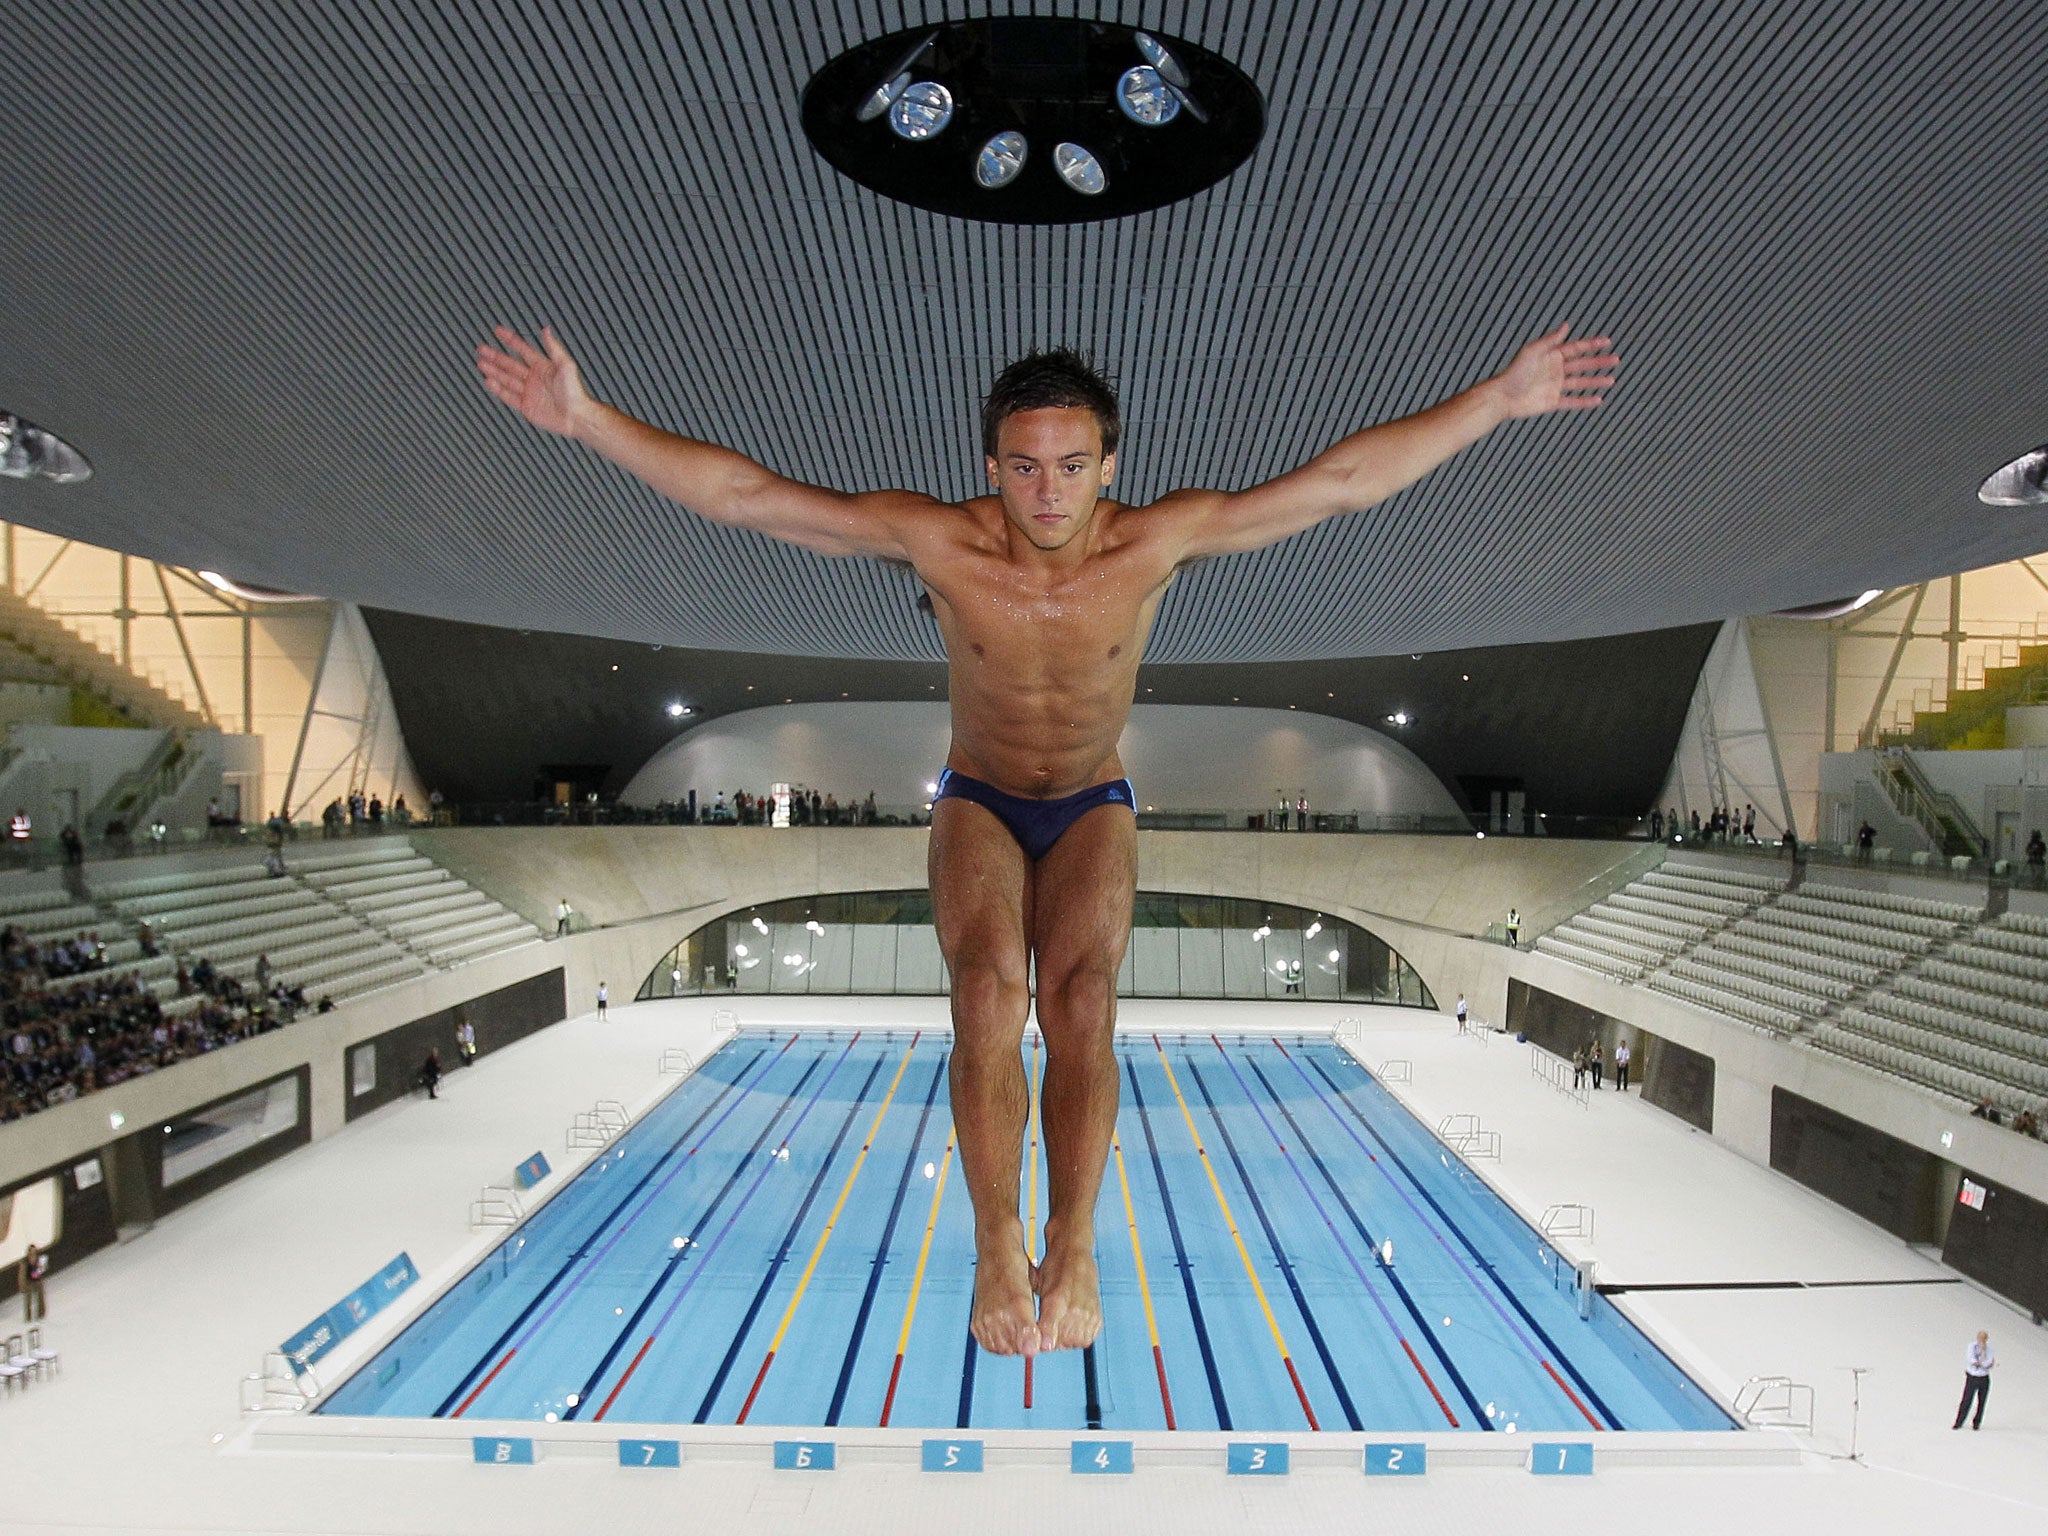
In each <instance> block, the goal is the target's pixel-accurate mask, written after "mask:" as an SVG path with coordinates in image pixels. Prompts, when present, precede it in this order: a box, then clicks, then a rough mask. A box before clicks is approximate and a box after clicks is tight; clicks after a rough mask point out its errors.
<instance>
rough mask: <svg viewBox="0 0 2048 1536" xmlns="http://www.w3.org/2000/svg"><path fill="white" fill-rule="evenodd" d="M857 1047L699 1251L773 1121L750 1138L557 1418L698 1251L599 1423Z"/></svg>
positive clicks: (584, 1395)
mask: <svg viewBox="0 0 2048 1536" xmlns="http://www.w3.org/2000/svg"><path fill="white" fill-rule="evenodd" d="M859 1043H860V1032H859V1031H858V1030H856V1031H855V1032H854V1035H853V1038H852V1039H851V1040H848V1041H847V1042H846V1047H845V1049H844V1050H842V1051H841V1052H840V1053H839V1056H838V1059H837V1060H835V1061H834V1062H833V1063H832V1067H831V1070H830V1071H828V1072H826V1074H825V1075H824V1076H823V1077H822V1078H820V1079H819V1080H818V1086H817V1087H815V1088H813V1089H812V1090H811V1096H810V1097H809V1098H808V1099H806V1100H805V1101H804V1107H803V1108H802V1109H801V1110H800V1111H799V1112H798V1113H797V1117H796V1119H794V1120H792V1121H791V1122H790V1125H789V1129H788V1130H786V1131H784V1132H783V1133H782V1138H781V1140H780V1141H779V1142H778V1143H777V1145H776V1148H775V1151H774V1152H771V1153H770V1154H769V1155H768V1157H767V1158H766V1159H764V1160H762V1162H761V1171H760V1172H759V1173H757V1174H755V1175H754V1182H753V1183H751V1184H749V1185H748V1186H747V1187H746V1189H745V1191H744V1192H742V1194H741V1195H740V1198H739V1199H738V1200H737V1201H736V1202H735V1203H734V1204H733V1207H732V1210H731V1212H730V1213H729V1214H728V1215H727V1216H726V1218H725V1223H724V1225H722V1226H721V1227H720V1228H719V1229H718V1234H717V1236H715V1237H713V1238H712V1240H711V1243H710V1246H709V1247H703V1246H702V1245H701V1244H700V1243H699V1241H698V1239H699V1237H700V1236H701V1235H702V1233H703V1231H704V1229H705V1228H706V1227H707V1226H709V1225H710V1224H711V1219H712V1217H713V1216H714V1215H715V1214H716V1213H717V1211H718V1208H719V1206H720V1205H722V1204H723V1203H724V1201H725V1197H726V1195H727V1194H729V1193H730V1192H731V1191H732V1188H733V1186H734V1185H735V1184H737V1183H738V1182H739V1179H740V1176H741V1175H742V1174H743V1173H745V1172H746V1168H747V1158H752V1157H755V1156H757V1155H758V1154H759V1152H760V1150H761V1143H762V1142H763V1141H766V1140H767V1139H768V1134H769V1132H770V1131H772V1130H773V1128H774V1121H770V1122H769V1130H768V1131H763V1133H762V1134H761V1135H760V1136H759V1137H758V1138H756V1139H755V1142H754V1144H753V1146H752V1147H750V1148H749V1149H748V1151H747V1158H741V1159H740V1160H739V1161H738V1162H736V1163H735V1164H734V1165H733V1170H732V1176H731V1177H730V1178H728V1179H727V1180H726V1181H725V1184H724V1186H723V1187H722V1188H721V1189H720V1190H719V1192H718V1196H717V1198H716V1199H714V1200H713V1201H712V1202H711V1204H710V1205H709V1206H707V1207H706V1208H705V1211H704V1214H703V1216H702V1217H701V1218H699V1220H698V1222H697V1225H696V1226H695V1227H693V1228H691V1229H690V1233H689V1236H688V1237H687V1239H685V1241H684V1242H683V1245H682V1246H681V1247H680V1248H676V1249H674V1250H673V1251H672V1252H671V1253H670V1254H669V1256H668V1259H667V1260H666V1262H664V1263H663V1265H662V1269H661V1273H660V1274H659V1275H657V1276H656V1277H655V1281H654V1284H652V1285H651V1286H649V1287H648V1288H647V1294H646V1295H645V1296H643V1297H642V1298H641V1300H640V1305H639V1306H637V1307H635V1308H634V1309H633V1315H632V1316H631V1317H629V1318H627V1319H626V1326H625V1327H624V1328H622V1329H620V1330H619V1335H618V1337H617V1338H616V1339H614V1340H613V1341H612V1346H611V1348H609V1349H607V1350H606V1351H605V1353H604V1358H603V1359H601V1360H599V1361H598V1363H597V1368H596V1369H595V1370H593V1371H592V1372H591V1373H590V1377H589V1379H588V1380H587V1381H585V1382H584V1384H583V1389H582V1391H581V1392H579V1393H578V1394H577V1402H576V1404H575V1405H574V1406H573V1407H570V1408H568V1409H565V1410H564V1411H563V1414H562V1417H563V1418H565V1419H573V1418H575V1417H576V1416H577V1414H579V1413H580V1412H581V1411H582V1409H583V1407H584V1405H585V1404H586V1403H588V1402H589V1401H590V1398H591V1394H592V1393H594V1392H595V1391H596V1390H597V1384H598V1383H599V1382H600V1381H602V1380H603V1379H604V1373H605V1372H606V1371H607V1370H609V1369H610V1368H611V1364H612V1361H614V1360H615V1359H617V1358H618V1353H619V1351H620V1350H621V1349H623V1348H624V1347H625V1344H626V1340H627V1339H628V1338H630V1337H632V1334H633V1331H634V1329H636V1328H637V1327H638V1326H639V1325H640V1319H641V1318H643V1317H645V1316H646V1315H647V1309H648V1308H649V1307H652V1306H653V1305H654V1303H655V1301H656V1300H657V1299H658V1298H659V1297H660V1295H661V1293H662V1291H663V1289H664V1288H665V1287H666V1286H667V1285H668V1282H669V1279H670V1277H671V1276H673V1275H674V1274H675V1272H676V1270H677V1268H678V1267H679V1266H680V1265H681V1264H682V1262H683V1260H684V1259H685V1258H687V1257H688V1256H689V1254H690V1250H692V1249H693V1248H695V1249H700V1252H699V1254H698V1259H697V1263H696V1264H695V1265H694V1266H693V1267H692V1268H691V1270H690V1273H689V1274H688V1275H687V1276H686V1277H685V1278H684V1280H683V1283H682V1284H681V1285H680V1286H679V1287H677V1289H676V1294H675V1296H674V1297H673V1298H672V1299H671V1300H670V1301H669V1304H668V1305H667V1306H666V1307H664V1308H663V1309H662V1313H661V1316H660V1317H658V1318H656V1319H655V1321H654V1326H653V1327H652V1328H650V1329H648V1331H647V1337H646V1338H645V1339H643V1340H641V1343H640V1348H639V1349H638V1350H637V1351H636V1352H635V1353H634V1355H633V1359H632V1361H631V1363H629V1364H628V1365H627V1367H626V1369H625V1373H624V1374H623V1375H621V1376H620V1377H619V1379H618V1380H617V1381H616V1382H614V1383H613V1384H612V1389H611V1391H610V1392H608V1393H606V1394H605V1400H604V1402H603V1404H602V1405H601V1406H600V1407H599V1408H598V1410H597V1412H596V1413H594V1414H592V1415H591V1418H592V1419H593V1421H595V1420H601V1419H603V1418H604V1416H605V1415H606V1414H607V1413H609V1412H610V1411H611V1406H612V1404H613V1403H615V1402H617V1401H618V1399H619V1393H620V1392H622V1391H624V1390H625V1386H626V1383H627V1382H629V1381H631V1380H632V1379H633V1373H634V1372H635V1371H637V1370H639V1369H640V1362H641V1361H643V1360H645V1359H646V1358H647V1352H648V1351H649V1350H650V1349H652V1348H653V1347H654V1341H655V1339H656V1338H657V1337H659V1336H660V1334H661V1330H662V1329H663V1328H665V1327H667V1326H668V1321H669V1319H670V1318H672V1317H674V1316H675V1313H676V1308H677V1307H679V1306H681V1305H682V1304H683V1300H684V1298H685V1297H687V1296H688V1295H689V1294H690V1292H691V1291H692V1290H694V1289H695V1288H696V1285H697V1281H698V1280H699V1279H701V1278H702V1277H703V1275H704V1272H705V1271H706V1270H708V1269H709V1268H710V1267H711V1261H712V1260H713V1259H714V1258H716V1257H717V1256H718V1250H719V1249H720V1247H722V1246H723V1245H724V1243H725V1240H726V1238H727V1237H729V1236H731V1235H732V1229H733V1226H734V1224H735V1223H736V1222H737V1221H738V1220H739V1218H740V1213H741V1212H743V1211H744V1210H746V1208H747V1206H748V1205H749V1204H750V1203H751V1202H752V1200H753V1198H754V1195H755V1194H756V1193H757V1192H758V1191H759V1190H760V1188H761V1185H762V1183H763V1182H764V1181H765V1180H766V1179H767V1177H768V1175H769V1174H770V1173H772V1172H773V1171H774V1169H775V1165H776V1163H777V1161H778V1160H779V1158H778V1154H780V1153H781V1152H783V1151H785V1150H787V1148H788V1146H789V1139H790V1137H792V1136H794V1135H795V1134H796V1133H797V1132H798V1131H799V1130H801V1129H803V1123H804V1121H805V1120H806V1119H807V1118H808V1117H809V1116H810V1113H811V1111H812V1110H813V1109H815V1108H817V1106H818V1101H819V1100H820V1099H822V1098H823V1097H824V1096H825V1090H826V1089H828V1088H830V1087H831V1086H832V1080H833V1079H834V1078H835V1077H837V1076H838V1075H839V1069H840V1068H841V1067H843V1066H845V1065H846V1062H847V1058H848V1057H850V1056H851V1055H852V1054H853V1048H854V1047H855V1046H856V1045H858V1044H859ZM824 1059H825V1057H824V1053H823V1052H820V1053H819V1055H818V1058H817V1060H816V1061H813V1062H812V1063H811V1065H810V1066H809V1067H808V1068H806V1069H805V1072H804V1077H803V1078H802V1079H800V1080H799V1081H798V1082H797V1084H796V1086H795V1087H793V1088H791V1089H790V1095H791V1097H790V1099H789V1100H787V1101H785V1103H784V1104H783V1109H784V1110H786V1109H788V1107H789V1105H790V1104H791V1103H793V1102H795V1095H797V1094H798V1093H801V1092H802V1091H803V1085H804V1082H805V1081H807V1080H808V1079H809V1077H810V1074H811V1073H812V1072H815V1071H816V1070H817V1069H818V1067H819V1065H820V1063H822V1062H823V1061H824ZM781 1117H782V1111H781V1110H778V1111H777V1112H776V1119H777V1120H779V1119H781Z"/></svg>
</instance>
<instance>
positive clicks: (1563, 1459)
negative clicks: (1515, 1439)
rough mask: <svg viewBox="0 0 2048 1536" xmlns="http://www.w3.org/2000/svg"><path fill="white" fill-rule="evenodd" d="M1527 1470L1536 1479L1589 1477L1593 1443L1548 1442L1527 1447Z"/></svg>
mask: <svg viewBox="0 0 2048 1536" xmlns="http://www.w3.org/2000/svg"><path fill="white" fill-rule="evenodd" d="M1529 1470H1530V1471H1531V1472H1534V1473H1535V1474H1536V1475H1537V1476H1538V1477H1591V1476H1592V1475H1593V1442H1592V1441H1590V1440H1549V1441H1544V1442H1540V1443H1538V1444H1536V1445H1532V1446H1530V1447H1529Z"/></svg>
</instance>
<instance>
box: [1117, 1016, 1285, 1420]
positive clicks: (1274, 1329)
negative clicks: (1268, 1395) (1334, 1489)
mask: <svg viewBox="0 0 2048 1536" xmlns="http://www.w3.org/2000/svg"><path fill="white" fill-rule="evenodd" d="M1152 1048H1153V1049H1154V1050H1156V1051H1157V1052H1158V1053H1159V1065H1160V1066H1162V1067H1164V1068H1165V1069H1166V1083H1167V1086H1168V1087H1169V1088H1171V1089H1172V1090H1173V1096H1174V1098H1175V1100H1176V1101H1178V1102H1179V1104H1180V1114H1181V1119H1183V1120H1184V1121H1186V1122H1187V1127H1188V1136H1189V1138H1190V1139H1191V1140H1192V1141H1193V1142H1194V1144H1195V1155H1196V1156H1197V1157H1198V1158H1199V1159H1200V1160H1201V1164H1202V1172H1203V1173H1205V1174H1207V1175H1208V1176H1209V1189H1210V1191H1211V1192H1212V1193H1213V1194H1214V1195H1215V1196H1216V1205H1217V1208H1218V1209H1219V1210H1221V1211H1222V1212H1223V1224H1224V1225H1225V1226H1227V1227H1229V1228H1230V1240H1231V1242H1233V1243H1235V1244H1236V1245H1237V1256H1238V1258H1239V1259H1240V1260H1242V1261H1243V1263H1244V1272H1245V1277H1246V1278H1247V1279H1248V1280H1250V1281H1251V1283H1252V1294H1253V1295H1254V1296H1256V1297H1258V1298H1259V1310H1260V1311H1261V1312H1263V1313H1264V1314H1265V1315H1266V1327H1267V1329H1268V1330H1270V1331H1271V1333H1272V1335H1273V1347H1274V1348H1275V1349H1276V1350H1278V1351H1279V1352H1280V1363H1281V1364H1282V1365H1284V1366H1285V1367H1286V1368H1287V1379H1288V1380H1289V1381H1291V1382H1293V1383H1294V1395H1295V1396H1296V1397H1298V1398H1300V1399H1301V1411H1302V1414H1303V1416H1304V1417H1306V1418H1307V1420H1308V1427H1309V1428H1310V1429H1315V1430H1320V1429H1321V1428H1322V1427H1323V1426H1322V1425H1321V1424H1319V1423H1317V1422H1316V1411H1315V1409H1314V1408H1313V1407H1312V1406H1310V1404H1309V1400H1308V1392H1307V1389H1305V1388H1304V1387H1303V1386H1302V1384H1301V1373H1300V1372H1299V1371H1297V1370H1296V1369H1295V1368H1294V1355H1293V1354H1292V1352H1290V1351H1289V1349H1288V1348H1287V1336H1286V1335H1285V1334H1283V1333H1281V1331H1280V1319H1279V1318H1277V1317H1275V1316H1274V1315H1273V1304H1272V1303H1271V1302H1270V1301H1268V1300H1267V1299H1266V1288H1265V1286H1263V1285H1261V1284H1260V1283H1259V1272H1258V1270H1257V1269H1256V1268H1255V1267H1253V1264H1252V1256H1251V1253H1250V1252H1249V1251H1248V1250H1247V1249H1246V1248H1245V1245H1244V1237H1243V1235H1242V1234H1241V1233H1240V1232H1239V1231H1238V1230H1237V1218H1236V1217H1235V1216H1233V1215H1231V1214H1230V1202H1229V1200H1227V1199H1225V1198H1224V1194H1223V1181H1222V1180H1221V1179H1219V1178H1217V1177H1216V1169H1215V1167H1214V1166H1213V1165H1212V1164H1211V1163H1210V1161H1209V1149H1208V1148H1207V1147H1205V1146H1203V1145H1202V1133H1201V1132H1200V1131H1198V1130H1196V1129H1195V1114H1194V1111H1193V1110H1191V1109H1189V1108H1188V1100H1187V1095H1186V1094H1184V1093H1182V1092H1181V1091H1180V1079H1178V1078H1177V1077H1175V1076H1174V1075H1173V1063H1172V1062H1170V1061H1168V1060H1167V1059H1166V1047H1165V1046H1163V1045H1161V1044H1160V1043H1159V1037H1158V1036H1157V1035H1154V1036H1153V1037H1152Z"/></svg>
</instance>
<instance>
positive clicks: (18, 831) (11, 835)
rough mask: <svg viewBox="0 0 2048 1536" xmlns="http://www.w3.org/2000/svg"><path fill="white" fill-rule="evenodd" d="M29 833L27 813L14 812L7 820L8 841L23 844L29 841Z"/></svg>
mask: <svg viewBox="0 0 2048 1536" xmlns="http://www.w3.org/2000/svg"><path fill="white" fill-rule="evenodd" d="M30 832H31V828H30V826H29V819H28V812H27V811H24V810H16V811H15V813H14V814H13V815H12V816H10V817H8V818H7V838H8V841H10V842H15V843H25V842H27V841H28V840H29V836H30Z"/></svg>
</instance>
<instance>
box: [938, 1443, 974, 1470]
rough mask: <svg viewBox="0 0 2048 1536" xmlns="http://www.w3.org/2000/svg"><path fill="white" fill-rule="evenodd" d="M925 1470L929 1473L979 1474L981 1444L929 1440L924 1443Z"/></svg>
mask: <svg viewBox="0 0 2048 1536" xmlns="http://www.w3.org/2000/svg"><path fill="white" fill-rule="evenodd" d="M924 1469H925V1471H927V1472H979V1471H980V1470H981V1442H980V1441H979V1440H927V1441H925V1443H924Z"/></svg>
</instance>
